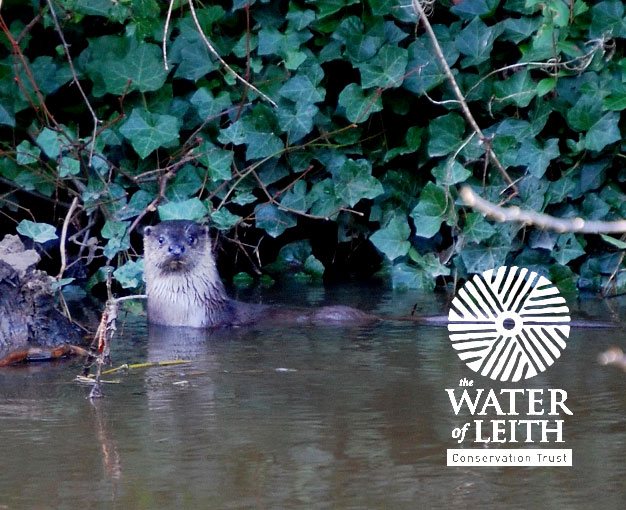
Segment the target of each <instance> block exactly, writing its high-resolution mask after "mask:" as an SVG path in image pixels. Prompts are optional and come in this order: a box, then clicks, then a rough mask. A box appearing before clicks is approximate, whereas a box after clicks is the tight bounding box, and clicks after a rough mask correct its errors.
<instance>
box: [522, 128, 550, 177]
mask: <svg viewBox="0 0 626 510" xmlns="http://www.w3.org/2000/svg"><path fill="white" fill-rule="evenodd" d="M559 155H560V151H559V141H558V140H557V139H556V138H550V139H549V140H547V141H546V143H545V146H544V148H543V149H541V148H539V146H538V145H537V142H536V141H535V140H534V139H527V140H524V142H522V145H521V147H520V149H519V152H518V155H517V164H518V165H525V166H526V167H527V168H528V172H529V173H530V174H531V175H533V176H534V177H537V178H541V177H543V176H544V174H545V173H546V170H547V169H548V165H549V164H550V161H552V160H553V159H556V158H558V157H559Z"/></svg>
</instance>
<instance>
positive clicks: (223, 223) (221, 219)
mask: <svg viewBox="0 0 626 510" xmlns="http://www.w3.org/2000/svg"><path fill="white" fill-rule="evenodd" d="M240 221H241V217H240V216H237V215H236V214H233V213H231V212H230V211H229V210H228V209H226V207H222V208H221V209H219V210H217V211H214V212H212V213H211V224H212V225H213V226H214V227H215V228H217V229H218V230H222V231H227V230H230V229H231V228H233V227H234V226H235V225H237V223H239V222H240Z"/></svg>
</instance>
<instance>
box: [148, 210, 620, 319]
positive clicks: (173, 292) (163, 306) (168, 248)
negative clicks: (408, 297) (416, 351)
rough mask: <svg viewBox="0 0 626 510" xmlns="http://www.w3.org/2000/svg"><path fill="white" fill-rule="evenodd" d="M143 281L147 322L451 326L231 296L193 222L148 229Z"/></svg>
mask: <svg viewBox="0 0 626 510" xmlns="http://www.w3.org/2000/svg"><path fill="white" fill-rule="evenodd" d="M144 279H145V281H146V294H147V296H148V307H147V308H148V322H150V323H151V324H159V325H163V326H186V327H192V328H222V327H238V326H248V325H252V324H255V323H259V322H265V323H268V322H274V323H277V324H281V325H284V324H290V323H291V324H307V323H308V324H319V325H324V324H351V323H352V324H367V323H374V322H378V321H381V320H392V321H410V322H414V323H418V324H425V325H433V326H446V325H447V324H448V316H447V315H436V316H426V317H424V316H409V317H391V318H382V317H378V316H376V315H371V314H368V313H366V312H363V311H361V310H357V309H356V308H351V307H349V306H341V305H335V306H323V307H318V308H286V307H280V306H272V305H262V304H253V303H244V302H241V301H236V300H234V299H231V298H229V297H228V295H227V293H226V289H225V288H224V284H223V283H222V280H221V278H220V275H219V273H218V271H217V267H216V263H215V257H214V256H213V247H212V243H211V239H210V237H209V231H208V228H207V227H206V226H203V225H200V224H198V223H196V222H194V221H188V220H168V221H162V222H161V223H159V224H157V225H155V226H147V227H145V228H144ZM569 325H570V326H575V327H582V328H610V327H616V326H617V324H615V323H610V322H608V323H607V322H596V321H584V320H582V321H570V322H569Z"/></svg>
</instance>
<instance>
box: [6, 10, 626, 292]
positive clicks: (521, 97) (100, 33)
mask: <svg viewBox="0 0 626 510" xmlns="http://www.w3.org/2000/svg"><path fill="white" fill-rule="evenodd" d="M53 5H54V6H55V9H57V15H58V18H59V20H60V22H61V29H62V31H63V34H64V37H65V40H66V41H67V42H68V47H67V49H68V50H69V52H70V54H71V57H72V63H73V68H74V70H75V73H76V76H74V75H73V72H72V66H70V63H69V62H68V59H67V56H66V54H65V51H64V47H63V45H62V44H61V40H60V38H59V34H58V33H57V32H56V29H55V23H54V21H53V18H52V16H51V14H50V12H49V10H48V7H44V9H43V10H42V11H41V13H42V17H41V19H35V18H36V16H37V15H38V14H39V12H40V11H39V10H38V9H39V7H38V4H37V3H36V2H35V3H33V2H31V3H28V2H13V3H10V4H9V5H7V6H3V17H4V19H6V20H14V21H13V22H12V23H11V25H10V26H9V32H7V33H5V34H4V35H5V38H4V39H3V41H4V42H3V45H2V50H1V51H0V129H1V130H3V133H4V136H3V137H2V140H3V142H2V150H3V156H4V157H3V158H2V159H1V160H0V178H2V180H3V182H5V183H7V184H10V185H11V186H12V190H18V191H20V193H15V194H11V193H10V194H8V195H3V197H2V202H0V206H1V207H3V209H4V210H3V212H5V213H6V214H9V215H12V216H14V217H15V218H16V220H17V221H18V222H19V221H20V220H22V219H24V218H25V217H26V216H25V212H26V210H30V211H31V212H33V213H34V214H36V215H37V213H36V211H37V210H38V208H37V207H36V206H35V205H34V202H35V201H37V200H50V199H52V200H54V201H57V207H55V208H54V211H55V213H54V214H55V215H56V216H55V217H54V219H50V218H49V217H47V216H44V213H42V215H41V217H37V218H36V220H37V221H36V222H34V223H33V222H28V221H26V220H25V221H22V222H20V223H19V227H18V231H19V232H20V233H21V234H23V235H25V236H29V237H31V238H33V239H34V240H35V241H37V242H45V241H46V240H49V239H53V237H51V236H53V230H54V229H53V227H52V226H51V225H46V224H44V223H41V221H46V222H50V223H53V224H55V225H60V224H61V223H62V222H63V219H64V217H65V214H66V211H67V208H66V206H67V204H69V203H70V202H71V201H72V199H73V198H74V197H75V196H77V197H79V199H80V202H81V204H80V205H82V206H83V209H82V213H80V214H78V215H77V216H76V217H75V218H74V219H73V222H74V223H73V225H74V227H76V226H78V223H81V226H87V225H89V228H90V233H91V236H92V238H91V241H90V242H91V244H90V245H88V246H91V247H92V248H86V247H85V246H83V247H80V246H78V245H77V246H69V247H68V249H69V250H70V252H72V253H74V254H75V255H76V256H81V257H84V258H85V259H86V260H87V259H88V260H91V259H92V257H93V256H95V257H96V258H95V262H93V263H92V265H91V271H92V274H93V277H92V282H96V281H99V280H100V279H101V276H102V274H103V273H102V271H98V267H99V266H101V265H102V264H105V263H106V264H109V261H110V263H111V265H112V266H114V267H117V269H116V270H115V271H114V273H113V275H114V278H115V279H116V280H117V282H118V283H119V284H120V285H121V286H122V287H124V288H133V289H134V288H137V287H138V286H139V285H140V284H141V266H140V262H139V259H138V258H137V257H136V256H135V251H134V250H132V249H131V248H133V247H134V245H133V243H134V241H133V236H134V234H133V232H132V231H131V230H132V229H134V228H135V226H136V225H135V224H136V223H140V222H142V223H149V222H151V221H156V219H157V215H158V218H160V219H162V220H163V219H178V218H186V219H195V220H201V221H205V220H208V221H209V223H210V224H211V226H212V227H214V228H215V229H218V230H219V231H220V232H221V233H222V235H225V236H229V237H233V238H240V237H242V236H244V237H246V238H248V239H253V240H254V242H253V243H252V244H251V246H253V245H254V243H255V242H257V241H258V242H260V245H259V246H260V248H261V254H263V249H264V246H265V244H264V241H263V240H265V239H268V238H272V239H275V241H272V243H273V245H274V246H275V247H276V248H280V247H281V246H283V248H282V250H281V251H280V252H279V256H278V260H277V262H276V264H275V266H279V267H282V269H281V270H280V271H281V272H284V271H286V270H287V269H292V270H295V271H297V272H298V274H300V275H301V276H302V277H303V278H304V279H311V278H318V277H320V276H321V275H322V274H323V273H324V271H325V269H327V268H325V267H324V264H323V262H324V263H326V264H327V263H328V261H330V260H333V258H334V257H335V256H336V255H335V254H336V253H349V252H350V249H349V247H355V246H359V245H360V244H362V242H363V241H366V240H367V242H371V243H372V245H373V246H374V247H375V248H376V249H377V250H378V251H379V252H380V254H381V257H382V259H383V261H384V262H383V263H384V265H385V266H386V267H388V268H390V271H389V274H390V275H391V281H392V283H393V285H394V286H396V287H398V288H401V287H413V288H423V289H429V290H430V289H432V288H433V287H434V285H435V283H436V282H438V283H444V282H445V281H446V280H447V281H451V280H452V278H449V276H450V275H451V274H454V275H455V277H461V278H463V277H466V276H467V275H468V274H469V273H472V272H476V271H482V270H484V269H488V268H491V267H493V266H497V265H500V264H505V263H526V264H528V265H530V266H532V267H533V268H537V269H539V270H541V271H543V272H544V273H545V274H550V275H551V276H552V277H553V278H554V279H555V280H556V281H557V283H558V285H559V286H560V287H561V288H562V289H568V290H570V291H571V290H572V289H574V288H575V287H576V286H578V287H580V288H586V289H593V290H597V289H599V288H601V287H603V286H605V285H607V284H609V283H613V284H614V285H613V286H612V287H611V288H612V289H613V291H615V292H621V291H623V290H624V289H626V277H624V276H623V275H624V272H623V271H619V268H620V267H622V266H623V260H622V259H623V257H621V254H620V251H622V250H623V241H621V240H618V239H614V238H604V240H603V239H601V238H600V237H599V236H582V235H580V234H571V233H564V234H560V235H558V234H548V233H546V234H543V233H539V232H536V231H534V230H532V229H525V228H522V226H520V225H510V224H499V223H495V222H492V221H490V220H486V219H485V218H484V217H483V216H482V215H480V214H479V213H476V212H473V211H471V210H469V209H467V208H465V207H463V206H462V205H461V204H460V202H459V199H458V191H457V186H458V185H460V184H469V185H470V186H472V187H473V188H474V189H475V190H476V191H477V192H478V193H479V194H480V195H481V196H483V197H485V198H487V199H489V200H491V201H492V202H496V203H499V202H501V201H502V199H503V198H505V197H506V196H507V186H508V183H507V182H506V180H505V179H504V177H503V176H502V174H501V173H500V172H499V171H497V170H496V168H495V166H494V165H493V164H492V163H491V162H487V163H486V162H485V148H486V147H492V148H493V150H494V151H495V153H496V155H497V156H498V158H499V159H500V161H501V163H502V166H503V169H504V171H505V172H506V173H507V174H508V176H509V177H510V178H511V180H513V181H515V182H516V186H517V188H518V191H519V193H518V194H517V196H515V197H514V198H513V199H512V200H510V203H509V205H517V206H519V207H523V208H526V209H532V210H536V211H539V212H545V213H548V214H553V215H555V216H560V217H582V218H586V219H596V220H607V221H608V220H614V219H618V218H623V217H625V216H626V205H625V204H626V200H625V196H624V186H625V183H626V173H625V172H624V170H623V164H622V159H623V158H622V155H621V153H622V151H623V144H622V143H621V140H622V139H623V135H622V129H625V127H624V126H625V123H624V121H623V120H622V112H623V111H624V110H625V109H626V55H624V51H625V50H624V48H625V47H626V46H625V44H624V42H625V41H624V39H626V13H625V11H624V6H623V3H622V2H618V1H613V0H604V1H600V2H589V1H583V0H575V1H572V2H563V1H562V0H541V1H539V0H526V1H525V2H522V1H520V0H479V1H470V0H463V1H460V2H456V3H455V4H454V5H452V3H451V2H443V3H435V4H434V12H433V13H432V15H431V16H430V18H429V19H430V22H431V24H432V25H433V30H434V32H435V35H436V37H437V40H438V42H439V44H440V46H441V49H442V52H443V57H444V58H445V60H446V62H447V63H448V64H449V65H450V66H451V68H452V72H453V75H454V76H455V79H456V80H457V82H458V85H459V87H460V89H461V91H462V93H463V94H464V95H465V97H466V99H467V104H468V107H469V109H470V110H471V112H472V114H473V116H474V117H475V119H476V121H477V123H478V125H479V127H480V128H481V130H482V132H483V133H484V135H485V138H484V139H482V140H481V139H479V136H478V134H477V133H476V132H475V130H474V128H473V126H471V125H470V124H469V123H468V121H467V119H466V117H465V115H464V114H463V111H462V109H461V108H460V105H459V103H458V101H456V98H455V97H454V96H453V95H452V89H451V87H450V83H449V82H448V78H447V77H446V75H445V73H444V72H443V69H442V67H441V65H440V64H439V63H438V62H437V58H436V56H435V52H434V50H433V46H432V43H431V41H430V39H429V37H428V35H427V34H426V33H425V31H424V30H423V27H422V26H421V25H419V26H417V28H416V26H415V23H416V22H417V21H418V18H417V16H416V15H415V13H414V12H413V10H412V7H411V2H399V1H398V0H368V1H367V2H357V1H356V0H342V1H338V0H321V1H315V2H313V1H308V0H298V1H294V2H283V3H280V2H266V1H264V2H255V1H252V2H249V3H246V2H244V1H240V0H237V1H235V2H234V3H233V4H232V7H231V6H230V4H229V5H228V6H226V7H222V6H219V5H213V6H210V5H208V4H206V3H205V4H201V3H199V2H195V3H194V5H195V7H196V11H197V15H198V19H199V23H200V26H201V28H202V30H203V32H204V35H206V37H207V38H208V40H210V42H211V44H212V45H213V47H214V48H215V51H217V52H218V53H219V54H220V55H221V56H222V58H223V59H224V60H225V61H226V62H227V63H228V65H229V66H231V68H232V70H234V72H236V73H238V74H239V75H240V76H241V77H243V78H245V79H246V80H247V81H249V82H250V83H251V84H253V85H254V86H255V87H257V88H258V91H255V90H253V89H252V88H250V87H248V86H246V85H245V84H243V83H242V82H241V80H240V79H237V78H235V76H234V75H233V74H232V72H231V71H229V70H227V69H225V68H224V67H223V66H222V64H221V63H220V62H218V61H217V60H216V59H215V58H214V56H212V54H211V51H210V50H209V48H207V46H206V44H205V42H204V40H203V38H202V35H201V34H200V33H199V31H198V28H197V27H196V24H195V22H194V20H193V18H192V16H191V13H190V11H189V7H188V5H187V3H186V2H179V3H175V7H176V8H175V9H174V10H173V17H172V20H171V24H170V27H169V30H168V33H167V34H166V36H165V42H166V49H167V66H166V65H165V63H164V56H163V54H162V49H161V43H162V38H163V36H164V34H163V30H164V27H165V15H166V11H167V7H168V5H167V2H156V1H154V0H143V1H137V2H134V1H133V2H129V1H128V2H108V1H104V0H96V1H85V0H59V1H57V2H54V3H53ZM246 6H248V8H246ZM61 13H62V15H61ZM248 15H249V16H250V19H249V20H248V19H247V16H248ZM31 20H34V23H32V24H29V22H30V21H31ZM248 27H249V28H248ZM10 40H12V41H13V42H14V43H15V48H17V51H12V48H13V47H14V46H13V45H12V43H11V42H9V41H10ZM76 81H78V83H79V84H80V85H81V87H82V90H83V91H84V93H85V94H86V96H87V99H88V101H89V105H87V103H86V102H85V100H84V98H83V97H82V94H81V93H80V91H79V90H78V87H77V85H76V83H75V82H76ZM259 91H260V93H259ZM261 93H262V94H264V95H265V96H266V97H268V98H270V99H271V100H272V101H273V102H274V103H275V105H276V106H274V105H273V104H272V103H271V102H270V101H268V100H267V99H266V97H263V96H262V95H261ZM92 113H93V114H95V115H96V116H97V120H98V122H97V124H94V119H93V115H92ZM94 129H95V131H94ZM94 132H95V139H94V137H93V135H94ZM25 196H28V198H27V199H25V198H24V197H25ZM18 206H19V207H18ZM155 211H156V212H155ZM46 214H48V213H46ZM31 219H32V218H31ZM312 222H314V223H316V224H319V225H327V224H328V222H331V223H333V224H334V225H335V226H336V227H337V229H336V231H337V237H336V238H332V239H328V238H326V239H324V240H323V242H316V243H308V242H305V241H303V242H298V243H295V244H294V243H291V244H286V243H288V240H289V239H293V238H298V239H301V238H304V237H307V236H308V235H309V230H308V229H309V227H310V225H311V224H312ZM50 229H52V231H51V230H50ZM328 231H330V230H325V232H328ZM292 234H295V235H292ZM83 244H85V243H83ZM339 244H342V245H343V248H345V249H343V250H337V249H336V248H337V247H338V245H339ZM312 245H313V246H315V247H316V249H315V252H314V250H312V248H311V246H312ZM319 247H322V248H319ZM324 250H326V252H324ZM350 256H352V254H350ZM129 257H130V258H129ZM261 260H264V261H265V257H264V256H262V257H261ZM272 267H273V266H271V265H268V266H267V267H266V268H265V269H268V270H269V269H272ZM98 275H100V276H98ZM245 281H247V278H246V279H244V278H243V277H242V279H241V282H243V283H245Z"/></svg>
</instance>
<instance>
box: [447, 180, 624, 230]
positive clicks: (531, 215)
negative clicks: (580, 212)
mask: <svg viewBox="0 0 626 510" xmlns="http://www.w3.org/2000/svg"><path fill="white" fill-rule="evenodd" d="M459 194H460V195H461V198H462V199H463V202H465V204H466V205H468V206H469V207H472V208H473V209H476V210H477V211H478V212H481V213H482V214H484V215H486V216H489V217H491V218H493V219H495V220H496V221H500V222H517V223H524V224H527V225H534V226H535V227H538V228H541V229H545V230H553V231H555V232H559V233H565V232H576V233H580V234H622V233H625V232H626V220H618V221H597V220H583V219H582V218H565V219H564V218H555V217H554V216H550V215H549V214H545V213H539V212H535V211H528V210H524V209H520V208H519V207H517V206H511V207H502V206H499V205H496V204H493V203H491V202H489V201H488V200H485V199H484V198H481V197H479V196H478V195H477V194H476V193H474V190H472V188H470V187H469V186H463V187H462V188H461V190H460V192H459Z"/></svg>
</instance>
